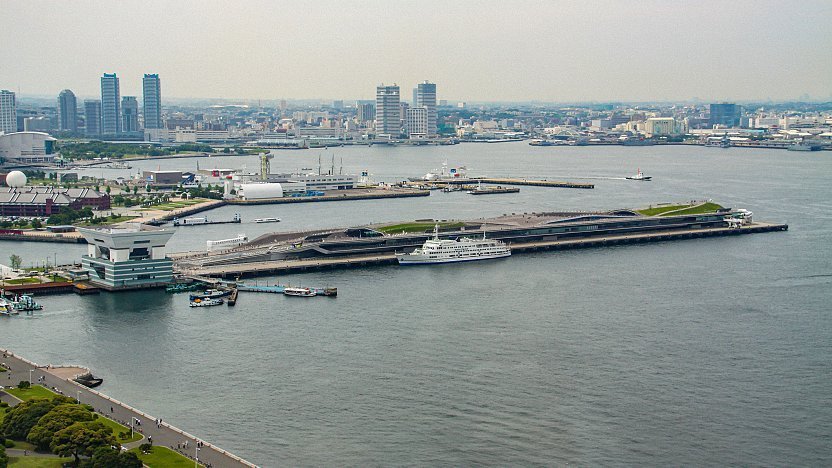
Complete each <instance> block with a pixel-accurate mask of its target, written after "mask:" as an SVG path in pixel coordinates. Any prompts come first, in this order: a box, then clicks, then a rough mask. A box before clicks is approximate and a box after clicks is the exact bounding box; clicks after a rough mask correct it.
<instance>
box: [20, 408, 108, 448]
mask: <svg viewBox="0 0 832 468" xmlns="http://www.w3.org/2000/svg"><path fill="white" fill-rule="evenodd" d="M92 419H93V417H92V413H91V412H90V410H88V409H87V408H85V407H83V406H81V405H78V404H69V403H68V404H63V405H58V406H56V407H54V408H52V410H51V411H49V412H48V413H46V414H44V415H43V416H42V417H41V418H40V420H38V423H37V424H35V426H34V427H33V428H32V429H31V430H29V435H27V436H26V440H27V441H28V442H29V443H31V444H35V446H37V448H38V450H44V451H45V450H49V446H50V444H51V443H52V437H54V436H55V433H56V432H58V431H60V430H62V429H66V428H67V427H69V426H71V425H72V424H74V423H76V422H82V421H92Z"/></svg>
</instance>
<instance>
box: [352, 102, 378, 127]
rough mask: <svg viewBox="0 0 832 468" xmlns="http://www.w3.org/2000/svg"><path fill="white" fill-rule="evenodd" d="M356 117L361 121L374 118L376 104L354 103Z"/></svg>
mask: <svg viewBox="0 0 832 468" xmlns="http://www.w3.org/2000/svg"><path fill="white" fill-rule="evenodd" d="M356 108H357V112H356V117H357V118H358V121H359V122H361V123H363V122H367V121H368V120H373V119H374V118H376V105H375V104H373V103H370V102H359V103H358V104H357V105H356Z"/></svg>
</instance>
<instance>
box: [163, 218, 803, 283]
mask: <svg viewBox="0 0 832 468" xmlns="http://www.w3.org/2000/svg"><path fill="white" fill-rule="evenodd" d="M788 228H789V227H788V225H786V224H770V223H762V222H755V223H753V224H749V225H746V226H742V227H739V228H729V227H718V228H701V229H683V230H678V229H674V230H662V231H651V232H645V233H629V234H604V235H599V236H597V237H585V238H579V239H563V240H546V241H536V242H522V243H520V242H518V243H511V244H510V246H511V251H512V254H519V253H527V252H536V251H542V250H566V249H578V248H589V247H603V246H608V245H620V244H637V243H645V242H663V241H671V240H684V239H697V238H705V237H717V236H734V235H743V234H756V233H763V232H774V231H786V230H788ZM395 263H397V262H396V257H395V254H394V253H390V252H384V253H377V254H372V255H354V256H339V257H333V258H311V259H300V260H276V261H265V262H252V263H239V264H230V265H217V266H208V267H201V268H195V269H182V270H180V271H179V273H180V274H184V275H187V276H197V275H198V276H207V277H223V278H225V277H232V278H234V277H244V276H260V275H274V274H285V273H300V272H304V271H314V270H329V269H340V268H356V267H364V266H378V265H389V264H395Z"/></svg>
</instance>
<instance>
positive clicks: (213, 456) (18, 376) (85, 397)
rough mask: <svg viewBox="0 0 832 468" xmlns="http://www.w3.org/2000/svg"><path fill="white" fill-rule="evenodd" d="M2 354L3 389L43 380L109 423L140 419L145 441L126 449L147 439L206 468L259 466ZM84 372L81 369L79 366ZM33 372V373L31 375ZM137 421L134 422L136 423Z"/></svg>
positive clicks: (63, 375)
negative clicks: (111, 420)
mask: <svg viewBox="0 0 832 468" xmlns="http://www.w3.org/2000/svg"><path fill="white" fill-rule="evenodd" d="M0 352H2V353H3V359H2V362H4V363H6V364H7V366H8V367H10V368H11V369H10V370H9V371H8V372H3V373H0V377H2V379H3V380H0V382H1V383H2V385H4V386H10V385H17V383H18V382H20V381H22V380H25V381H30V379H31V381H32V382H37V381H38V378H40V377H43V378H44V383H43V385H44V386H45V387H47V388H49V389H51V390H52V391H56V392H57V393H60V394H62V395H65V396H68V397H71V398H78V399H80V401H81V403H83V404H88V405H91V406H92V407H93V408H94V409H95V411H96V412H97V413H100V414H102V415H104V416H106V417H108V418H110V419H113V420H115V421H117V422H119V423H121V424H122V425H125V426H128V427H129V426H130V423H131V421H134V420H135V419H139V420H140V421H141V424H140V425H135V426H134V430H135V431H137V432H139V433H141V434H142V435H143V436H144V438H143V439H141V440H139V441H136V442H131V443H129V444H126V447H127V448H133V447H138V446H139V445H140V444H143V443H145V442H146V438H147V437H148V436H152V437H153V445H156V446H164V447H168V448H170V449H172V450H174V451H177V452H179V453H181V454H182V455H185V456H187V457H188V458H191V459H192V460H193V459H194V458H195V457H198V458H199V463H200V464H202V465H203V466H209V465H210V466H212V467H218V468H219V467H249V468H256V466H257V465H255V464H253V463H251V462H249V461H247V460H244V459H242V458H240V457H238V456H237V455H234V454H233V453H231V452H229V451H227V450H225V449H222V448H220V447H217V446H216V445H214V444H211V443H209V442H205V441H203V440H202V439H199V438H198V437H196V436H194V435H192V434H189V433H187V432H185V431H183V430H181V429H179V428H177V427H175V426H172V425H170V424H169V423H167V422H165V421H164V418H162V419H163V421H162V424H161V425H159V426H158V427H157V425H156V424H154V421H155V420H156V419H157V417H156V416H152V415H150V414H147V413H145V412H143V411H141V410H139V409H136V408H134V407H132V406H129V405H127V404H126V403H122V402H120V401H118V400H115V399H113V398H111V397H109V396H107V395H105V394H103V393H101V392H98V391H95V390H93V389H91V388H87V387H85V386H83V385H80V384H78V383H76V382H74V381H73V380H72V376H69V377H68V375H69V374H74V373H73V372H67V371H66V368H64V367H56V368H53V367H51V366H45V365H40V364H37V363H35V362H32V361H29V360H28V359H25V358H23V357H20V356H16V355H15V354H14V353H12V352H11V351H9V350H6V349H2V348H0ZM78 367H79V368H82V367H81V366H78ZM30 371H31V372H30ZM0 397H2V399H3V401H10V404H16V403H18V401H16V399H15V398H14V397H12V396H11V395H9V394H6V393H5V392H2V391H0ZM134 418H135V419H134ZM185 441H187V442H188V449H187V450H182V449H181V448H180V449H177V444H180V447H181V444H182V443H184V442H185ZM197 442H202V444H203V445H202V447H201V448H200V449H199V452H197V451H196V447H197Z"/></svg>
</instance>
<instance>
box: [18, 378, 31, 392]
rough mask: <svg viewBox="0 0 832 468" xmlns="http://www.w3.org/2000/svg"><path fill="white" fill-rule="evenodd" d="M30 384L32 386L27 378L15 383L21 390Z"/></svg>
mask: <svg viewBox="0 0 832 468" xmlns="http://www.w3.org/2000/svg"><path fill="white" fill-rule="evenodd" d="M31 386H32V383H31V382H29V381H28V380H21V381H20V382H18V383H17V388H19V389H21V390H25V389H27V388H29V387H31Z"/></svg>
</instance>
